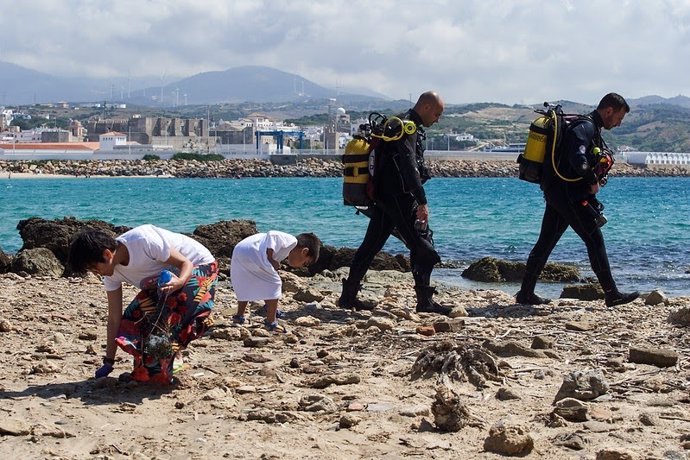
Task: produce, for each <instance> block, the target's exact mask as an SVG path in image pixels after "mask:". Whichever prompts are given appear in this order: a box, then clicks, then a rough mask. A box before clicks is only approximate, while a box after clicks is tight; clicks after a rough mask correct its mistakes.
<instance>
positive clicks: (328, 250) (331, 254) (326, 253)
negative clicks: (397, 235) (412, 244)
mask: <svg viewBox="0 0 690 460" xmlns="http://www.w3.org/2000/svg"><path fill="white" fill-rule="evenodd" d="M362 237H364V235H362ZM355 250H356V249H353V248H340V249H337V248H335V247H333V246H329V245H327V244H324V245H322V246H321V250H320V252H319V260H317V261H316V262H315V263H314V264H312V265H310V266H309V273H310V274H312V275H313V274H316V273H321V272H322V271H324V270H329V271H336V270H337V269H338V268H341V267H349V266H350V263H351V262H352V257H353V256H354V254H355ZM370 269H371V270H395V271H399V272H407V271H409V270H410V262H409V259H408V258H407V257H405V256H402V255H396V256H393V255H391V254H388V253H387V252H384V251H380V252H379V253H378V254H376V256H375V257H374V260H373V261H372V263H371V266H370Z"/></svg>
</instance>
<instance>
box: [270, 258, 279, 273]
mask: <svg viewBox="0 0 690 460" xmlns="http://www.w3.org/2000/svg"><path fill="white" fill-rule="evenodd" d="M269 261H270V262H271V265H273V268H275V269H276V271H278V270H279V269H280V262H276V261H275V260H273V259H269Z"/></svg>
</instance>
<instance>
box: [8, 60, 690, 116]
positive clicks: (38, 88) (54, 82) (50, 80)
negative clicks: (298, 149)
mask: <svg viewBox="0 0 690 460" xmlns="http://www.w3.org/2000/svg"><path fill="white" fill-rule="evenodd" d="M161 80H163V78H161ZM328 98H337V100H338V103H339V104H348V103H350V104H354V103H359V104H361V103H369V104H376V103H381V102H386V101H391V98H390V97H388V96H385V95H383V94H379V93H376V92H373V91H371V90H367V89H363V88H356V89H349V88H348V89H338V90H335V89H332V88H326V87H324V86H321V85H319V84H317V83H314V82H312V81H310V80H308V79H306V78H304V77H302V76H300V75H297V74H293V73H289V72H283V71H281V70H278V69H274V68H271V67H263V66H240V67H233V68H230V69H227V70H224V71H213V72H202V73H198V74H195V75H192V76H190V77H187V78H182V79H180V80H176V81H173V82H169V83H167V84H161V82H156V81H155V79H153V78H127V77H120V78H114V79H97V78H87V77H81V78H77V77H59V76H54V75H50V74H46V73H42V72H37V71H35V70H31V69H27V68H25V67H21V66H18V65H15V64H11V63H7V62H1V61H0V105H27V104H36V103H47V102H60V101H66V102H74V103H78V102H82V103H87V102H103V101H107V102H124V103H127V104H130V105H142V106H148V107H174V106H180V105H209V104H222V103H231V104H232V103H243V102H255V103H266V102H293V103H294V102H300V101H308V100H314V99H328ZM628 102H629V103H630V104H631V105H632V106H652V105H660V104H661V105H672V106H679V107H683V108H690V98H688V97H686V96H682V95H678V96H675V97H672V98H664V97H661V96H644V97H641V98H638V99H629V100H628Z"/></svg>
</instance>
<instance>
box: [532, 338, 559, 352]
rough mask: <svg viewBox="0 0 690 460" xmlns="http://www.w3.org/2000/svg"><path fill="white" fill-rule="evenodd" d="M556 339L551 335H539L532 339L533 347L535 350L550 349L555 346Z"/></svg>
mask: <svg viewBox="0 0 690 460" xmlns="http://www.w3.org/2000/svg"><path fill="white" fill-rule="evenodd" d="M555 343H556V341H555V340H554V339H552V338H551V337H546V336H543V335H538V336H536V337H534V338H533V339H532V346H531V348H532V349H534V350H549V349H551V348H553V346H554V344H555Z"/></svg>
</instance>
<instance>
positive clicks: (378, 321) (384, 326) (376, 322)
mask: <svg viewBox="0 0 690 460" xmlns="http://www.w3.org/2000/svg"><path fill="white" fill-rule="evenodd" d="M372 326H374V327H377V328H379V329H380V330H382V331H392V330H393V327H394V326H395V323H394V322H393V321H391V320H389V319H385V318H378V317H375V316H372V317H371V318H369V320H368V321H367V327H372Z"/></svg>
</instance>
